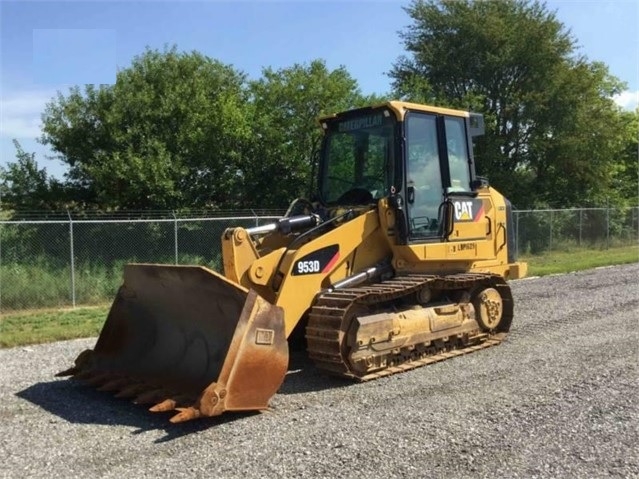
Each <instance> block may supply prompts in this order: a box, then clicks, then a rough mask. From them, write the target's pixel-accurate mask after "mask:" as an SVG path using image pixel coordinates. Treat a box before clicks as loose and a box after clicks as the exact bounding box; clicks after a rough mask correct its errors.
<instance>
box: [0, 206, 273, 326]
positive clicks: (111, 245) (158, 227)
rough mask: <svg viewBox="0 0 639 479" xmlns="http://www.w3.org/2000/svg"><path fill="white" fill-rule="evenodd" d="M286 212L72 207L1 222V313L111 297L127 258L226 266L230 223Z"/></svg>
mask: <svg viewBox="0 0 639 479" xmlns="http://www.w3.org/2000/svg"><path fill="white" fill-rule="evenodd" d="M283 214H284V212H283V211H262V212H255V211H249V212H246V211H241V212H220V213H216V214H215V215H212V214H211V213H210V212H209V213H206V212H190V213H188V214H181V215H178V214H177V213H173V212H168V213H166V212H165V213H162V212H156V213H149V212H145V213H140V214H132V213H127V214H126V216H125V215H113V214H112V215H109V216H106V215H89V214H83V215H82V216H74V215H72V214H70V213H67V214H66V217H64V216H65V215H59V214H55V215H50V216H48V217H46V218H44V219H37V220H36V219H33V216H35V215H23V216H22V217H21V218H20V219H17V220H16V219H12V220H11V221H0V314H5V313H8V312H12V311H18V310H29V309H42V308H60V307H75V306H76V305H80V304H81V305H96V304H104V303H110V302H111V301H112V299H113V297H114V296H115V293H116V291H117V288H118V287H119V285H120V284H121V283H122V273H123V266H124V264H126V263H132V262H135V263H161V264H198V265H203V266H207V267H209V268H211V269H213V270H215V271H221V266H222V257H221V243H220V237H221V236H222V233H223V232H224V230H225V229H226V228H228V227H231V226H243V227H252V226H260V225H263V224H267V223H271V222H273V221H275V220H277V219H279V218H281V217H282V216H283ZM41 218H42V216H41Z"/></svg>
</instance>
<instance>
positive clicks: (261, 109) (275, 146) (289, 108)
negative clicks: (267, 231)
mask: <svg viewBox="0 0 639 479" xmlns="http://www.w3.org/2000/svg"><path fill="white" fill-rule="evenodd" d="M250 91H251V98H252V104H253V107H254V115H255V116H254V129H255V133H256V135H255V137H254V140H255V141H254V142H253V143H252V145H251V147H252V154H251V155H249V161H250V164H249V165H248V167H247V168H246V170H245V173H246V185H247V187H253V188H257V190H256V191H259V194H260V204H262V202H263V204H265V205H266V206H274V207H276V206H277V207H282V206H285V205H286V204H287V203H288V202H290V200H291V199H293V198H296V197H299V196H308V195H309V192H310V191H309V190H311V182H312V180H313V177H312V176H313V174H315V173H316V167H317V164H316V161H317V152H318V150H319V146H320V142H321V130H320V127H319V123H318V118H319V117H320V116H322V115H327V114H332V113H337V112H339V111H342V110H345V109H348V108H353V107H355V106H359V105H361V104H363V103H364V102H366V101H367V100H368V98H365V97H363V96H362V94H361V93H360V90H359V87H358V85H357V81H356V80H355V79H353V77H351V75H350V74H349V73H348V72H347V71H346V69H345V68H344V67H339V68H337V69H335V70H332V71H331V70H329V69H328V68H327V66H326V64H325V63H324V61H322V60H314V61H312V62H311V63H309V64H305V65H301V64H295V65H293V66H292V67H288V68H282V69H279V70H273V69H272V68H265V69H264V70H263V71H262V78H260V79H259V80H257V81H254V82H251V84H250ZM251 185H252V186H251ZM274 185H277V188H273V186H274ZM246 200H247V201H249V202H250V201H253V204H255V203H254V198H250V197H247V198H246ZM247 206H248V205H247Z"/></svg>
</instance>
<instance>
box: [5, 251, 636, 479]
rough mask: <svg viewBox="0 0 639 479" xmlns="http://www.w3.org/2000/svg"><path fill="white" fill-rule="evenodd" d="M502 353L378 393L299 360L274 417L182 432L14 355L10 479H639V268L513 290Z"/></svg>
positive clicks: (57, 357)
mask: <svg viewBox="0 0 639 479" xmlns="http://www.w3.org/2000/svg"><path fill="white" fill-rule="evenodd" d="M511 284H512V288H513V294H514V297H515V319H514V321H513V328H512V329H511V334H510V335H509V337H508V339H507V341H506V342H505V343H503V344H502V345H500V346H498V347H496V348H489V349H486V350H483V351H479V352H477V353H474V354H471V355H467V356H462V357H458V358H455V359H451V360H448V361H445V362H443V363H436V364H433V365H430V366H427V367H424V368H420V369H416V370H413V371H410V372H406V373H404V374H401V375H396V376H390V377H387V378H383V379H379V380H377V381H372V382H369V383H363V384H355V383H351V382H349V381H345V380H339V379H334V378H327V377H324V376H322V375H321V374H319V373H318V372H317V371H316V370H314V368H313V366H312V364H310V363H309V362H308V361H306V360H305V358H304V357H303V356H302V355H300V356H294V357H293V358H292V359H291V370H290V372H289V374H288V376H287V378H286V380H285V382H284V385H283V386H282V388H281V390H280V392H279V393H278V394H277V395H276V396H275V397H274V398H273V400H272V402H271V404H272V410H271V411H268V412H265V413H261V414H259V413H258V414H241V415H233V414H230V415H225V416H222V417H221V418H213V419H208V420H200V421H193V422H190V423H185V424H181V425H171V424H170V423H168V420H167V419H168V417H169V416H165V415H163V414H160V415H154V414H152V413H148V412H146V410H145V409H144V408H143V407H141V406H136V405H133V404H131V403H129V402H127V401H126V400H120V399H115V398H113V397H112V396H110V395H108V394H106V393H100V392H98V391H95V390H93V389H90V388H88V387H85V386H82V385H81V384H78V383H77V382H75V381H70V380H68V379H56V378H54V377H53V375H54V373H56V372H57V371H59V370H61V369H64V368H66V367H68V366H69V365H71V364H72V361H73V359H74V358H75V356H76V355H77V354H78V352H80V351H81V350H82V349H84V348H86V347H92V346H93V344H94V343H95V339H90V340H76V341H65V342H59V343H54V344H46V345H40V346H30V347H22V348H14V349H4V350H0V460H1V461H2V462H1V465H0V477H12V478H19V477H20V478H22V477H48V478H54V477H60V478H68V477H113V478H123V477H134V478H137V477H153V478H157V477H170V478H177V477H207V478H215V477H241V478H243V479H250V478H263V477H309V478H316V477H331V478H337V477H340V478H341V477H348V478H351V477H352V478H355V477H357V478H366V477H379V478H387V477H407V478H411V477H413V478H414V477H445V478H451V477H453V478H454V477H505V478H515V477H553V478H555V477H584V478H593V477H639V446H638V445H639V407H638V406H637V401H639V387H638V386H639V385H638V374H637V373H638V361H639V354H638V352H639V349H638V348H639V334H638V331H639V314H638V313H639V287H638V286H639V264H633V265H628V266H620V267H612V268H601V269H596V270H591V271H585V272H580V273H573V274H568V275H561V276H550V277H544V278H533V279H526V280H520V281H514V282H512V283H511Z"/></svg>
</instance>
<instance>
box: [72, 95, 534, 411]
mask: <svg viewBox="0 0 639 479" xmlns="http://www.w3.org/2000/svg"><path fill="white" fill-rule="evenodd" d="M320 125H321V128H322V130H323V132H324V138H323V143H322V149H321V155H320V161H319V168H318V175H317V180H318V181H317V190H318V191H317V198H314V199H313V201H307V200H302V199H298V200H295V201H293V202H292V204H291V206H290V208H289V210H288V212H287V213H286V215H285V216H284V217H283V218H282V219H280V220H279V221H277V222H275V223H273V224H270V225H265V226H257V227H254V228H239V227H237V228H229V229H227V230H226V231H225V232H224V234H223V235H222V239H221V241H222V251H223V262H224V274H223V275H222V274H218V273H216V272H214V271H211V270H209V269H207V268H205V267H201V266H169V265H150V264H130V265H127V266H126V267H125V270H124V283H123V285H122V286H121V287H120V289H119V291H118V293H117V296H116V298H115V301H114V303H113V305H112V307H111V310H110V312H109V315H108V317H107V320H106V322H105V324H104V328H103V330H102V332H101V334H100V336H99V338H98V340H97V343H96V345H95V347H94V349H93V350H86V351H83V352H82V353H80V355H79V356H78V358H77V359H76V361H75V365H74V366H73V367H71V368H70V369H68V370H66V371H63V372H61V373H59V375H70V376H73V377H74V378H76V379H79V380H82V381H84V382H86V383H89V384H91V385H93V386H96V387H98V388H99V389H101V390H105V391H113V392H115V393H116V395H117V396H119V397H129V398H132V399H133V400H134V401H135V402H137V403H143V404H150V405H151V411H173V412H174V415H173V416H172V418H171V421H172V422H181V421H186V420H190V419H194V418H197V417H205V416H215V415H219V414H222V413H223V412H225V411H242V410H244V411H246V410H261V409H266V408H267V407H268V403H269V400H270V398H271V397H272V396H273V395H274V394H275V393H276V392H277V390H278V389H279V387H280V386H281V384H282V382H283V380H284V376H285V374H286V371H287V367H288V348H289V343H290V342H292V341H294V340H295V339H297V340H299V341H301V342H302V343H303V344H304V345H305V347H306V350H307V351H308V354H309V356H310V358H311V359H312V360H313V362H314V363H315V365H316V366H317V367H318V368H320V369H321V370H323V371H326V372H327V373H330V374H334V375H339V376H343V377H348V378H352V379H354V380H360V381H366V380H370V379H375V378H379V377H382V376H385V375H388V374H394V373H398V372H402V371H406V370H408V369H412V368H415V367H418V366H423V365H426V364H429V363H432V362H435V361H441V360H443V359H447V358H450V357H454V356H457V355H460V354H466V353H469V352H473V351H476V350H479V349H482V348H486V347H489V346H493V345H497V344H499V343H500V342H501V341H502V340H503V339H504V337H505V336H506V334H507V332H508V330H509V328H510V325H511V321H512V315H513V298H512V295H511V291H510V288H509V286H508V284H507V282H506V280H507V279H512V278H520V277H523V276H525V274H526V264H525V263H519V262H517V261H516V258H515V257H514V252H515V247H514V241H515V237H514V231H513V224H512V220H511V206H510V203H509V202H508V201H507V200H506V199H505V198H504V197H503V196H502V195H500V194H499V193H498V192H497V191H495V190H494V189H492V188H491V187H490V186H489V185H488V182H487V181H486V180H485V179H483V178H480V177H477V176H476V174H475V165H474V159H473V153H472V139H473V137H475V136H477V135H480V134H482V133H483V128H484V125H483V117H482V116H481V115H477V114H473V113H469V112H466V111H456V110H451V109H445V108H438V107H430V106H425V105H418V104H412V103H406V102H397V101H391V102H387V103H384V104H381V105H376V106H372V107H367V108H361V109H356V110H352V111H347V112H343V113H339V114H335V115H332V116H328V117H325V118H321V119H320Z"/></svg>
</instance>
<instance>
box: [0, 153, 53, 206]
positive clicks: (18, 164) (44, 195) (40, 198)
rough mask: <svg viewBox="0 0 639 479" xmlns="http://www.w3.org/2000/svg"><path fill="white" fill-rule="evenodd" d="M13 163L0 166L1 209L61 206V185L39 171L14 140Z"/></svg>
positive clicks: (32, 156)
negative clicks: (4, 166) (14, 153)
mask: <svg viewBox="0 0 639 479" xmlns="http://www.w3.org/2000/svg"><path fill="white" fill-rule="evenodd" d="M13 144H14V146H15V148H16V161H15V162H10V163H8V164H7V166H6V168H2V167H0V201H1V202H2V204H1V205H0V206H1V207H2V209H21V210H50V209H55V208H56V207H60V206H62V205H63V204H64V200H65V195H64V189H63V186H62V184H61V183H60V182H59V181H57V180H56V179H55V178H50V177H49V176H48V174H47V171H46V169H45V168H42V169H40V168H39V167H38V163H37V162H36V160H35V153H27V152H26V151H24V149H23V148H22V146H21V145H20V143H19V142H18V141H17V140H13Z"/></svg>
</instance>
